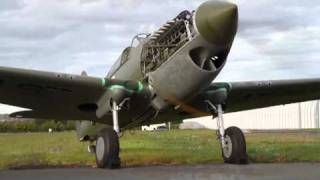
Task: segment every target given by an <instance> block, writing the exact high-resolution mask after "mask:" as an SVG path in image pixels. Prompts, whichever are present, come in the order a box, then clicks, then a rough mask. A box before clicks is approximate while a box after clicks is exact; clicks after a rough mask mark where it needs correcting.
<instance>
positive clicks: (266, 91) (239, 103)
mask: <svg viewBox="0 0 320 180" xmlns="http://www.w3.org/2000/svg"><path fill="white" fill-rule="evenodd" d="M219 90H225V91H226V100H225V103H224V105H225V111H226V112H237V111H244V110H251V109H258V108H264V107H269V106H276V105H283V104H290V103H296V102H302V101H309V100H316V99H320V79H319V78H318V79H299V80H274V81H251V82H250V81H248V82H232V83H213V84H211V85H210V86H209V87H208V88H207V89H206V90H204V91H203V93H201V94H200V95H199V96H198V97H196V98H195V99H194V100H193V101H192V102H191V105H192V106H193V107H196V108H198V109H199V110H201V111H204V112H205V111H207V106H206V103H205V102H204V101H205V100H210V99H214V98H216V97H214V96H215V93H212V92H216V91H219Z"/></svg>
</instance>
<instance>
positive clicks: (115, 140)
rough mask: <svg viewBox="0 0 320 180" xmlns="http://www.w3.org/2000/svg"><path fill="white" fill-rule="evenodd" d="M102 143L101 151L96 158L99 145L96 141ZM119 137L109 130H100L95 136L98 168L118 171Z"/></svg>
mask: <svg viewBox="0 0 320 180" xmlns="http://www.w3.org/2000/svg"><path fill="white" fill-rule="evenodd" d="M99 139H100V141H103V146H104V147H103V151H101V152H102V153H101V152H100V158H98V149H99V144H98V140H99ZM119 149H120V147H119V137H118V135H117V133H116V132H115V131H114V130H113V129H111V128H104V129H102V130H101V131H100V132H99V133H98V136H97V142H96V153H95V156H96V164H97V166H98V168H109V169H118V168H120V167H121V161H120V158H119Z"/></svg>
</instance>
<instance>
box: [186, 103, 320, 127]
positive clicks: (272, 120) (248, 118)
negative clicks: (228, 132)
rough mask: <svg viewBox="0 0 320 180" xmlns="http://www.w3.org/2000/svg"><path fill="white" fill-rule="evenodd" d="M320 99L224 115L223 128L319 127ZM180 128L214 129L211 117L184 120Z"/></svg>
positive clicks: (214, 124) (214, 123)
mask: <svg viewBox="0 0 320 180" xmlns="http://www.w3.org/2000/svg"><path fill="white" fill-rule="evenodd" d="M319 106H320V100H319V101H309V102H303V103H296V104H289V105H281V106H274V107H269V108H263V109H256V110H249V111H242V112H236V113H229V114H225V115H224V124H225V128H227V127H230V126H238V127H239V128H241V129H309V128H320V107H319ZM180 128H181V129H197V128H210V129H216V128H217V125H216V120H212V118H211V117H203V118H196V119H187V120H184V121H183V123H182V124H181V125H180Z"/></svg>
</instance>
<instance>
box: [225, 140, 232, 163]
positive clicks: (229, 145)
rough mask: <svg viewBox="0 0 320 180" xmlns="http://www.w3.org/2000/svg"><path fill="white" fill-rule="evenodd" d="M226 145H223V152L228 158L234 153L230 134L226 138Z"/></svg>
mask: <svg viewBox="0 0 320 180" xmlns="http://www.w3.org/2000/svg"><path fill="white" fill-rule="evenodd" d="M224 143H225V144H224V147H223V154H224V156H225V157H226V158H230V157H231V154H232V141H231V138H230V136H228V135H226V136H225V138H224Z"/></svg>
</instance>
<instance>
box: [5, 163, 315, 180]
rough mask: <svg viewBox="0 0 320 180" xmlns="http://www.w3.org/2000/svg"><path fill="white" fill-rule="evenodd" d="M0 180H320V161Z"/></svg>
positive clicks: (54, 173)
mask: <svg viewBox="0 0 320 180" xmlns="http://www.w3.org/2000/svg"><path fill="white" fill-rule="evenodd" d="M0 179H1V180H16V179H23V180H37V179H44V180H53V179H63V180H69V179H75V180H87V179H90V180H100V179H101V180H105V179H112V180H120V179H121V180H122V179H130V180H135V179H137V180H142V179H152V180H157V179H174V180H178V179H184V180H186V179H215V180H216V179H217V180H224V179H228V180H242V179H246V180H250V179H263V180H267V179H272V180H277V179H279V180H280V179H281V180H295V179H297V180H298V179H299V180H300V179H303V180H309V179H314V180H319V179H320V163H290V164H250V165H240V166H238V165H226V164H214V165H199V166H153V167H135V168H122V169H118V170H105V169H95V168H65V169H64V168H56V169H33V170H32V169H29V170H8V171H0Z"/></svg>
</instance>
